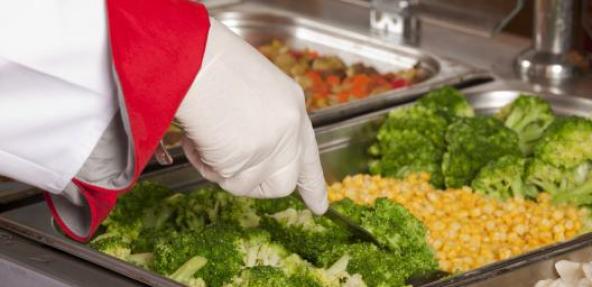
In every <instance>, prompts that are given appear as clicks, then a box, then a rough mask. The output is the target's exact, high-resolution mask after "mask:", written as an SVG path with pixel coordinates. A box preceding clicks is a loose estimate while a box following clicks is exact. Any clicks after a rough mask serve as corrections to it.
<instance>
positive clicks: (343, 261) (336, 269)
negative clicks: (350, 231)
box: [327, 255, 351, 277]
mask: <svg viewBox="0 0 592 287" xmlns="http://www.w3.org/2000/svg"><path fill="white" fill-rule="evenodd" d="M350 259H351V258H350V257H349V255H343V256H341V258H339V260H337V261H335V263H333V265H331V267H329V268H327V274H329V275H330V276H333V277H334V276H337V275H338V274H339V273H342V272H344V271H346V270H347V264H348V263H349V260H350Z"/></svg>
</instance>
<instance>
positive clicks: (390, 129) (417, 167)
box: [369, 105, 448, 187]
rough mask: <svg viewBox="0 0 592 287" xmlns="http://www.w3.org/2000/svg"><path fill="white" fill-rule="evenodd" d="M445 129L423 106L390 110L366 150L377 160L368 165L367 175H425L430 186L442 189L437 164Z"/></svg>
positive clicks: (439, 163) (441, 118)
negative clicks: (373, 141)
mask: <svg viewBox="0 0 592 287" xmlns="http://www.w3.org/2000/svg"><path fill="white" fill-rule="evenodd" d="M447 126H448V122H447V120H446V119H445V118H444V117H442V116H441V115H440V114H438V113H437V112H435V111H433V110H430V109H427V108H425V107H421V106H417V105H415V106H411V107H407V108H402V109H397V110H394V111H392V112H391V113H390V114H389V116H388V118H387V119H386V120H385V122H384V123H383V125H382V126H381V127H380V129H379V131H378V134H377V136H376V139H377V142H376V143H375V144H374V145H372V146H371V147H370V150H369V152H370V154H371V155H372V156H374V157H376V158H377V160H374V161H372V162H371V163H370V172H371V173H373V174H381V175H383V176H391V177H398V178H403V177H406V176H407V175H409V174H412V173H419V172H426V173H429V174H430V175H431V180H430V181H431V183H432V184H433V185H435V186H438V187H439V186H442V184H443V178H442V174H441V169H440V165H441V162H442V154H443V152H444V147H445V141H444V136H445V133H446V127H447Z"/></svg>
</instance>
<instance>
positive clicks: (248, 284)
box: [225, 266, 297, 287]
mask: <svg viewBox="0 0 592 287" xmlns="http://www.w3.org/2000/svg"><path fill="white" fill-rule="evenodd" d="M267 286H269V287H296V286H297V285H294V284H293V282H291V280H290V278H289V277H288V276H287V275H286V274H285V273H284V272H283V271H282V270H281V269H279V268H277V267H272V266H255V267H251V268H246V269H244V270H243V271H242V272H241V273H240V275H239V276H238V277H235V278H234V279H233V280H232V282H231V283H230V284H227V285H225V287H267Z"/></svg>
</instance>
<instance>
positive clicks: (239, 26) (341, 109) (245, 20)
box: [211, 6, 484, 126]
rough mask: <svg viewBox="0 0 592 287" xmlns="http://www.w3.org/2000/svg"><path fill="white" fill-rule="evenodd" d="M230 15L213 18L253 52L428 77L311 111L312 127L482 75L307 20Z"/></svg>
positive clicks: (272, 14)
mask: <svg viewBox="0 0 592 287" xmlns="http://www.w3.org/2000/svg"><path fill="white" fill-rule="evenodd" d="M232 9H233V7H232V6H230V7H227V8H224V9H220V10H213V11H212V12H211V13H212V16H213V17H214V18H216V19H218V20H219V21H220V22H222V23H223V24H224V25H226V26H227V27H229V28H230V29H231V30H232V31H234V32H235V33H237V34H238V35H239V36H241V37H242V38H244V39H245V40H246V41H247V42H249V43H250V44H251V45H253V46H255V47H258V46H260V45H263V44H266V43H269V42H270V41H272V40H274V39H278V40H282V41H283V42H285V43H286V44H287V45H288V46H289V47H291V48H295V49H304V48H311V49H314V50H316V51H318V52H319V54H322V55H335V56H338V57H340V58H341V59H343V60H344V61H345V62H346V63H347V64H353V63H358V62H361V63H364V64H367V65H370V66H373V67H375V68H376V69H377V70H378V71H379V72H383V73H384V72H389V71H391V72H395V71H398V70H402V69H410V68H413V67H420V68H421V69H423V70H424V71H426V72H427V78H426V79H424V80H423V81H422V82H419V83H416V84H414V85H412V86H410V87H406V88H402V89H396V90H392V91H387V92H384V93H382V94H378V95H374V96H370V97H367V98H364V99H360V100H357V101H352V102H348V103H343V104H338V105H333V106H330V107H327V108H323V109H320V110H318V111H313V112H311V113H310V114H309V115H310V118H311V121H312V123H313V125H314V126H320V125H324V124H328V123H331V122H336V121H339V120H343V119H345V118H351V117H352V116H354V115H359V114H362V113H366V112H369V111H375V110H378V109H381V108H385V107H388V106H392V105H393V104H398V103H402V102H406V101H410V100H412V99H414V98H416V97H418V96H419V95H421V94H423V93H425V92H427V91H429V90H432V89H434V88H436V87H439V86H442V85H445V84H448V85H453V84H459V83H462V82H465V81H468V80H471V79H474V78H475V77H483V76H484V73H483V72H482V71H480V70H477V69H475V68H472V67H469V66H466V65H463V64H460V63H456V62H452V61H450V60H447V59H444V58H441V57H438V56H435V55H432V54H428V53H426V52H423V51H420V50H418V49H414V48H410V47H404V46H400V45H394V44H387V43H385V42H383V41H380V40H377V39H375V38H372V37H369V36H367V35H362V34H359V33H355V32H352V31H349V30H347V29H344V28H340V27H338V26H331V25H327V24H323V23H320V22H316V21H313V20H309V19H306V18H303V17H302V16H299V15H297V14H288V13H286V12H284V11H280V10H265V11H264V12H259V11H244V10H243V11H236V10H234V11H233V10H232Z"/></svg>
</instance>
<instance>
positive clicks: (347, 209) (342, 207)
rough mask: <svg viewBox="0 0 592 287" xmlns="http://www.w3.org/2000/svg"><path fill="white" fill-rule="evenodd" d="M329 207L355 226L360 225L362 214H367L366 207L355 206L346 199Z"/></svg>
mask: <svg viewBox="0 0 592 287" xmlns="http://www.w3.org/2000/svg"><path fill="white" fill-rule="evenodd" d="M331 207H332V208H333V209H334V210H336V211H338V212H339V213H341V214H343V215H345V216H347V217H348V218H349V219H351V220H352V221H353V222H355V223H357V224H361V222H362V216H363V214H364V213H366V212H368V209H369V207H368V206H366V205H361V204H356V203H355V202H354V201H353V200H351V199H349V198H347V197H346V198H344V199H342V200H340V201H337V202H334V203H332V204H331Z"/></svg>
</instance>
